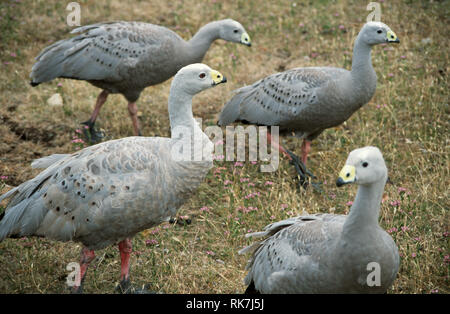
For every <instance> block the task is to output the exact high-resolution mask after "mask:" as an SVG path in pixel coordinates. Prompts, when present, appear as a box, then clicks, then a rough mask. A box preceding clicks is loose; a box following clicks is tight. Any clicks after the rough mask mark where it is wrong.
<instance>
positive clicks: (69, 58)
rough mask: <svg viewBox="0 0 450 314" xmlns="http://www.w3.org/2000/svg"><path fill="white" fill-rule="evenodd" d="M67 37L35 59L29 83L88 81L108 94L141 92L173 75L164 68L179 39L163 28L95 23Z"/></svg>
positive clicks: (169, 60) (151, 25) (137, 23)
mask: <svg viewBox="0 0 450 314" xmlns="http://www.w3.org/2000/svg"><path fill="white" fill-rule="evenodd" d="M72 33H75V34H79V35H78V36H75V37H73V38H70V39H65V40H60V41H58V42H56V43H54V44H53V45H51V46H49V47H47V48H46V49H44V50H43V51H42V52H41V53H40V54H39V55H38V56H37V57H36V61H37V62H36V63H35V64H34V66H33V68H32V72H31V74H30V77H31V79H32V83H34V84H38V83H42V82H46V81H49V80H52V79H54V78H56V77H66V78H74V79H80V80H87V81H92V83H93V84H94V85H99V87H105V88H108V89H109V90H110V91H111V92H123V91H124V90H127V89H128V90H130V89H131V90H137V89H143V88H145V87H146V86H148V85H150V84H152V83H153V81H155V80H156V81H157V82H160V81H161V78H160V77H158V76H160V75H163V76H167V78H168V77H170V76H172V75H173V74H174V73H167V72H168V71H167V69H165V67H166V66H167V65H168V64H167V63H168V62H169V63H170V62H172V61H173V60H172V59H171V58H170V54H171V53H174V52H173V50H174V49H173V48H174V47H173V45H174V42H177V41H180V40H182V39H181V38H180V37H179V36H178V35H177V34H176V33H174V32H172V31H171V30H169V29H167V28H164V27H161V26H158V25H153V24H148V23H141V22H109V23H98V24H93V25H87V26H83V27H79V28H76V29H74V30H73V31H72ZM169 70H170V69H169ZM169 72H170V71H169ZM167 78H166V79H167ZM102 84H103V85H102ZM100 85H102V86H100ZM122 85H123V86H122Z"/></svg>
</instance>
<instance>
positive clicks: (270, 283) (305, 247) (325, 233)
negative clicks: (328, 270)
mask: <svg viewBox="0 0 450 314" xmlns="http://www.w3.org/2000/svg"><path fill="white" fill-rule="evenodd" d="M345 219H346V216H343V215H333V214H316V215H308V216H298V217H293V218H289V219H286V220H282V221H279V222H276V223H273V224H270V225H268V226H267V227H266V228H265V230H264V231H263V232H256V233H252V234H249V235H248V237H255V236H256V237H266V238H264V239H263V240H261V241H258V242H255V243H254V244H252V245H250V246H248V247H246V248H244V249H243V250H241V251H240V252H239V253H240V254H244V253H248V252H251V253H252V257H251V258H250V260H249V262H248V264H247V269H249V273H248V275H247V276H246V278H245V283H246V284H247V285H248V284H250V283H251V282H252V281H254V284H255V286H256V287H257V288H258V289H259V290H260V291H261V290H262V291H264V290H266V291H276V286H277V285H278V284H279V283H280V281H283V282H284V283H283V289H286V287H287V286H289V282H288V281H289V280H294V278H295V275H294V273H295V271H296V270H297V269H298V268H301V267H305V270H306V269H307V268H308V267H314V266H313V265H314V264H315V260H314V256H312V255H313V248H314V249H317V248H318V247H320V245H322V244H324V243H327V242H329V241H330V240H333V239H336V238H337V236H338V235H339V234H340V232H341V230H342V226H343V224H344V221H345ZM254 274H257V276H255V275H254ZM296 286H297V284H294V283H293V284H292V287H296Z"/></svg>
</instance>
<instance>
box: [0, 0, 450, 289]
mask: <svg viewBox="0 0 450 314" xmlns="http://www.w3.org/2000/svg"><path fill="white" fill-rule="evenodd" d="M79 3H80V4H81V23H82V24H83V25H85V24H89V23H95V22H100V21H107V20H121V19H123V20H137V21H147V22H151V23H156V24H161V25H164V26H167V27H169V28H171V29H174V30H176V31H177V32H178V33H179V34H180V36H182V37H183V38H185V39H187V38H190V36H192V35H193V34H194V33H195V32H196V30H197V29H198V28H199V27H200V26H202V25H203V24H205V23H206V22H209V21H212V20H215V19H221V18H228V17H230V18H233V19H235V20H238V21H240V22H241V23H242V24H243V25H244V27H245V28H246V29H247V31H248V32H249V34H250V36H251V38H252V42H253V45H252V47H251V48H247V47H245V46H239V45H235V44H231V43H225V42H223V41H217V42H215V43H214V44H213V45H212V47H211V49H210V50H209V51H208V53H207V55H206V58H205V59H204V63H206V64H208V65H210V66H211V67H212V68H215V69H217V70H219V71H221V72H222V73H223V74H224V75H225V76H226V77H227V78H228V83H227V84H224V85H222V86H220V87H217V88H215V89H214V91H206V92H204V93H202V94H200V95H198V96H197V97H196V98H195V99H194V105H193V109H194V115H195V116H197V117H201V118H202V119H203V125H205V126H206V125H213V124H215V121H216V118H217V114H218V112H220V109H221V108H222V105H223V104H224V103H225V102H226V100H228V99H229V98H230V97H231V95H232V90H234V89H236V88H239V87H241V86H243V85H245V84H250V83H252V82H254V81H255V80H257V79H260V78H262V77H264V76H265V75H269V74H271V73H274V72H277V71H281V70H283V69H289V68H293V67H300V66H318V65H334V66H341V67H346V68H349V66H350V64H351V51H352V44H353V41H354V38H355V37H356V35H357V33H358V32H359V30H360V27H361V26H362V24H363V23H364V21H365V19H366V16H367V14H368V13H369V11H366V10H365V8H366V5H367V3H364V2H361V1H339V2H337V1H325V0H324V1H310V2H306V1H305V2H304V1H295V3H296V5H295V6H294V5H293V3H294V1H287V0H281V1H226V2H224V1H194V0H188V1H140V2H135V1H106V0H102V1H79ZM381 5H382V21H383V22H385V23H386V24H388V25H389V26H390V27H391V28H392V29H393V30H394V31H395V32H396V34H397V35H398V36H399V38H400V40H401V43H400V44H399V45H396V46H392V49H391V46H378V47H375V48H374V50H373V53H372V61H373V65H374V68H375V70H376V72H377V75H378V86H377V91H376V94H375V96H374V97H373V99H372V100H371V101H370V102H369V103H368V104H367V105H365V106H364V107H363V108H362V109H361V110H359V111H358V112H357V113H355V114H354V115H353V116H352V117H351V118H350V119H349V120H348V121H347V122H345V123H344V124H342V125H341V126H339V127H337V128H332V129H329V130H326V131H325V132H324V133H323V134H322V135H321V136H320V137H319V138H318V139H317V140H315V141H314V143H313V148H312V153H311V156H310V159H309V167H310V169H311V170H312V171H313V172H314V173H315V174H316V175H317V176H318V177H319V178H320V180H321V181H323V182H324V185H323V189H324V193H322V194H321V193H316V192H314V191H313V190H312V189H308V190H306V191H305V190H301V189H299V188H298V186H297V182H296V180H295V179H294V174H295V172H294V169H293V168H292V167H291V166H289V164H288V162H287V161H286V160H284V159H281V161H280V168H279V170H278V171H276V172H274V173H260V172H259V171H258V166H259V163H258V164H256V165H253V164H251V163H250V162H246V163H244V165H243V166H242V167H241V166H235V165H234V162H223V161H217V162H216V163H215V165H214V168H213V169H212V170H211V172H210V173H209V175H208V177H207V179H206V180H205V183H204V184H202V185H201V187H200V189H199V191H198V193H197V194H196V195H195V196H194V197H193V198H192V199H191V200H190V201H189V202H188V203H187V204H185V205H184V206H183V207H182V209H181V210H180V212H179V214H180V215H187V216H189V217H191V218H192V221H193V222H192V224H191V225H187V226H180V225H171V224H164V225H161V226H159V227H158V228H155V229H153V230H149V231H145V232H143V233H141V234H139V235H137V236H136V237H135V239H134V240H133V244H134V249H135V253H134V254H133V257H132V269H131V271H132V273H131V276H132V280H133V281H134V282H136V283H137V284H144V283H150V285H151V289H152V290H155V291H159V292H164V293H234V292H242V291H243V290H244V289H245V287H244V285H243V278H244V276H245V274H246V272H245V270H244V269H245V264H246V260H247V257H246V256H240V255H238V254H237V251H238V250H239V249H241V248H242V247H243V246H245V245H246V244H248V243H249V242H248V240H246V239H245V238H244V235H245V233H247V232H248V231H250V230H253V231H256V230H260V229H261V228H262V227H264V226H265V225H266V224H268V223H270V222H273V221H277V220H280V219H284V218H287V217H290V216H293V215H298V214H301V213H304V212H308V213H317V212H334V213H337V214H346V213H348V209H349V206H348V205H346V204H347V202H348V201H351V200H353V198H354V196H355V192H356V187H350V186H349V187H344V188H340V189H338V188H336V186H335V184H334V182H335V179H336V177H337V174H338V172H339V170H340V168H341V167H342V165H343V164H344V162H345V159H346V158H347V154H348V153H349V152H350V151H351V150H353V149H355V148H357V147H362V146H366V145H375V146H378V147H379V148H380V149H381V150H382V152H383V155H384V157H385V160H386V163H387V165H388V168H389V176H390V178H391V180H392V181H393V182H394V184H393V185H387V186H386V189H385V194H384V202H383V204H382V208H381V215H380V224H381V226H382V227H383V228H385V229H386V230H389V232H390V233H391V235H392V236H393V238H394V239H395V241H396V243H397V245H398V247H399V251H400V254H401V267H400V270H399V274H398V277H397V279H396V281H395V282H394V285H393V286H392V288H391V289H390V291H389V292H390V293H435V292H438V293H449V292H450V291H449V286H450V285H449V267H450V265H449V255H450V249H449V237H448V236H449V221H450V219H449V218H450V217H449V207H450V206H449V205H450V202H449V193H448V182H449V180H448V178H449V160H448V152H449V149H448V148H449V137H448V134H449V129H450V128H449V107H448V99H449V95H448V94H449V93H448V85H449V84H448V78H447V75H448V63H449V56H448V46H449V39H448V36H447V35H446V34H448V33H449V25H450V23H449V7H448V5H447V4H446V2H445V1H433V2H424V1H388V2H383V3H381ZM67 13H68V12H67V11H66V10H65V5H64V4H61V3H60V1H56V0H54V1H40V0H35V1H27V2H26V3H25V1H22V2H16V1H4V2H2V3H1V4H0V17H1V19H0V33H1V41H0V61H1V63H0V68H1V71H0V94H1V95H2V96H1V98H0V120H1V121H2V123H0V175H3V176H7V177H8V178H7V179H3V180H2V183H0V185H1V186H0V188H2V189H3V191H6V190H7V189H8V186H16V185H18V184H20V183H21V182H23V181H25V180H28V179H31V178H32V177H34V176H35V175H36V174H37V173H38V170H32V169H31V167H30V162H31V161H32V160H33V159H35V158H39V157H42V156H46V155H50V154H53V153H67V152H72V151H74V150H75V149H78V148H79V146H77V145H75V144H73V143H71V140H72V137H73V136H74V135H75V130H76V129H77V128H79V122H81V121H85V120H87V118H88V117H89V115H90V113H91V110H92V108H93V105H94V103H95V99H96V97H97V95H98V93H99V92H100V91H99V90H98V89H96V88H95V87H92V86H91V85H89V84H88V83H85V82H81V81H72V80H63V79H58V80H55V81H53V82H50V83H46V84H42V85H40V86H39V87H36V88H32V87H30V86H29V85H28V81H29V79H28V76H29V72H30V69H31V66H32V64H33V60H34V57H35V56H36V55H37V54H38V53H39V52H40V50H41V49H43V48H44V47H46V46H47V45H49V44H50V42H54V41H56V40H59V39H62V38H67V37H68V36H69V34H68V33H69V31H70V30H71V28H70V27H68V26H67V25H66V24H65V20H66V15H67ZM339 25H343V26H344V29H339ZM428 39H430V42H428V43H427V41H429V40H428ZM424 40H425V41H424ZM231 54H233V55H234V56H235V58H234V59H233V58H231ZM5 62H6V64H5ZM390 73H391V74H393V75H390ZM58 83H61V84H62V86H58ZM169 87H170V81H168V82H165V83H163V84H160V85H158V86H154V87H150V88H147V89H146V90H145V91H144V92H143V93H142V95H141V98H140V99H139V101H138V107H139V110H140V113H139V114H140V120H141V125H142V126H143V130H142V131H143V134H144V135H145V136H155V135H159V136H169V131H170V127H169V123H168V118H167V97H168V93H169ZM54 93H60V94H61V96H62V98H63V100H64V106H63V107H51V108H49V106H48V105H47V99H48V98H50V97H51V96H52V95H53V94H54ZM127 115H128V113H127V108H126V101H125V100H124V99H123V97H122V96H120V95H113V96H110V97H109V98H108V101H107V103H106V104H105V106H104V107H103V109H102V112H101V113H100V117H99V120H98V125H99V126H100V127H102V128H103V129H104V130H105V131H106V133H107V135H108V138H111V139H112V138H121V137H125V136H130V135H131V134H132V127H131V121H130V119H129V118H128V117H127ZM49 134H53V136H51V135H49ZM284 143H285V144H286V146H287V147H289V148H290V149H292V150H294V151H295V152H297V153H299V151H300V143H299V141H298V140H296V139H293V138H286V139H284ZM247 179H248V181H247ZM228 181H231V182H233V184H225V183H228ZM241 181H242V182H241ZM267 181H270V182H273V184H272V185H270V184H269V183H267V184H266V182H267ZM249 183H251V184H250V186H249ZM4 184H6V185H7V187H3V185H4ZM252 184H254V186H252ZM404 189H406V190H404ZM256 192H259V193H260V194H259V195H258V196H254V197H248V198H246V196H248V195H249V194H251V193H256ZM397 201H398V202H397ZM2 205H3V206H4V205H5V204H2ZM204 207H207V208H208V209H207V210H205V208H204ZM202 208H203V209H202ZM255 208H257V209H255ZM80 249H81V246H80V245H79V244H76V243H60V242H54V241H50V240H46V239H36V238H24V239H7V240H5V241H3V242H1V243H0V265H2V267H0V293H59V292H64V291H65V280H66V276H67V274H68V273H69V271H67V270H66V265H67V264H68V263H70V262H72V261H78V258H79V251H80ZM97 256H98V258H97V259H96V260H95V261H94V262H93V264H92V267H90V269H89V271H88V275H87V278H86V281H85V291H86V292H87V293H111V292H113V291H114V286H115V285H116V283H117V282H118V276H119V269H120V263H119V260H120V259H119V256H118V252H117V248H116V247H110V248H107V249H105V250H102V251H99V252H97Z"/></svg>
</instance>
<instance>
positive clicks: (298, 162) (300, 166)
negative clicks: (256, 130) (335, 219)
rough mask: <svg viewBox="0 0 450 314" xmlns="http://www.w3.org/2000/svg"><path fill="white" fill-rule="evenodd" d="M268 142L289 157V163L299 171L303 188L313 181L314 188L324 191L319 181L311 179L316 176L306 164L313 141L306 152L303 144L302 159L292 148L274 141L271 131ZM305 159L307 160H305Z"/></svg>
mask: <svg viewBox="0 0 450 314" xmlns="http://www.w3.org/2000/svg"><path fill="white" fill-rule="evenodd" d="M267 142H268V143H271V144H272V145H273V146H274V147H275V148H276V149H278V150H279V151H280V152H281V153H282V154H283V155H285V156H286V157H287V158H288V159H289V163H290V164H292V165H294V167H295V170H296V171H297V174H298V177H299V180H300V186H302V187H303V188H305V189H306V188H307V186H308V184H309V183H310V181H311V185H312V186H313V187H314V189H316V190H318V191H322V189H321V188H320V186H319V183H317V182H312V180H310V179H315V178H316V176H315V175H313V174H312V173H311V172H310V171H309V170H308V169H307V168H306V166H305V162H306V158H307V156H308V152H309V150H310V149H311V148H310V147H311V142H309V145H306V146H305V152H306V153H305V154H304V153H303V145H302V159H300V158H299V157H298V156H297V155H295V154H294V153H293V152H291V151H290V150H288V149H286V148H284V147H283V146H281V145H280V144H278V143H276V142H272V136H271V135H270V133H269V132H267ZM303 160H304V161H305V162H303Z"/></svg>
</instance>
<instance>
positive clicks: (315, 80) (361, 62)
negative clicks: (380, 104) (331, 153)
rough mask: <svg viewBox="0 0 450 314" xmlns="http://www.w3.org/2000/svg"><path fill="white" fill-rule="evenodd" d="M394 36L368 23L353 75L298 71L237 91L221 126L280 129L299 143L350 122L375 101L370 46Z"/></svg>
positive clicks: (355, 53)
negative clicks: (242, 124) (238, 123)
mask: <svg viewBox="0 0 450 314" xmlns="http://www.w3.org/2000/svg"><path fill="white" fill-rule="evenodd" d="M378 30H380V31H382V33H380V34H378V33H377V31H378ZM390 33H392V31H391V30H390V28H389V27H388V26H387V25H385V24H383V23H376V22H370V23H367V24H365V25H364V27H363V28H362V30H361V32H360V33H359V35H358V37H357V39H356V41H355V46H354V50H353V63H352V69H351V71H348V70H345V69H340V68H333V67H309V68H295V69H291V70H287V71H285V72H281V73H276V74H273V75H270V76H268V77H265V78H263V79H261V80H259V81H257V82H255V83H254V84H252V85H249V86H246V87H243V88H241V89H238V90H236V92H235V95H234V96H233V97H232V98H231V100H230V101H228V102H227V103H226V104H225V106H224V108H223V109H222V112H221V113H220V116H219V121H218V123H219V125H228V124H231V123H233V122H235V121H246V122H249V123H253V124H259V125H278V126H279V127H280V131H281V132H282V133H283V132H284V133H289V132H295V135H296V136H298V137H300V138H305V139H307V140H309V141H311V140H313V139H314V138H316V137H317V136H318V135H319V134H320V133H321V132H322V131H323V130H325V129H327V128H330V127H333V126H337V125H339V124H341V123H342V122H344V121H345V120H347V119H348V118H349V117H350V116H351V115H352V114H353V113H354V112H355V111H356V110H358V109H359V108H360V107H361V106H363V105H364V104H366V103H367V102H368V101H369V100H370V99H371V98H372V96H373V94H374V93H375V89H376V80H377V77H376V74H375V71H374V70H373V68H372V63H371V57H370V55H371V47H372V46H373V45H375V44H379V43H383V42H386V41H387V38H388V34H390ZM392 34H393V33H392ZM395 40H396V41H398V40H397V39H396V38H395ZM389 41H391V40H389ZM392 41H393V40H392Z"/></svg>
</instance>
